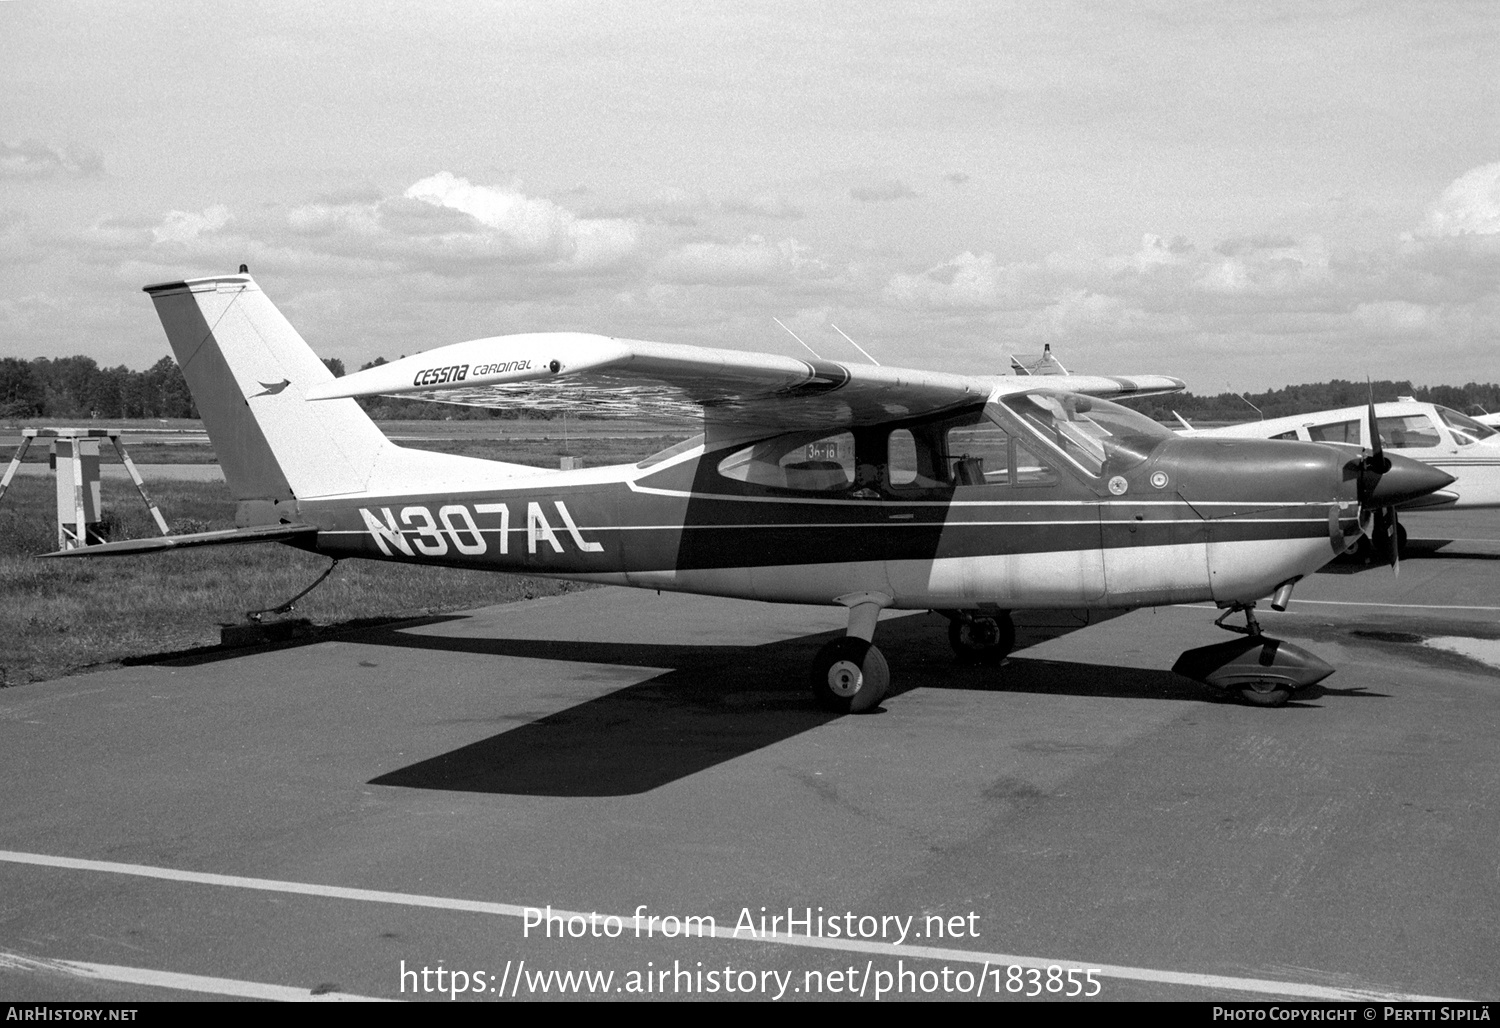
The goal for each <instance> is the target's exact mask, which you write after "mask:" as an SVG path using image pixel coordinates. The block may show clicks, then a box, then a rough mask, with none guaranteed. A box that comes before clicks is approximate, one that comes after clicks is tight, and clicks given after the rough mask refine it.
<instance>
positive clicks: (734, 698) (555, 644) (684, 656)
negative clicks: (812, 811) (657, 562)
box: [131, 610, 1370, 797]
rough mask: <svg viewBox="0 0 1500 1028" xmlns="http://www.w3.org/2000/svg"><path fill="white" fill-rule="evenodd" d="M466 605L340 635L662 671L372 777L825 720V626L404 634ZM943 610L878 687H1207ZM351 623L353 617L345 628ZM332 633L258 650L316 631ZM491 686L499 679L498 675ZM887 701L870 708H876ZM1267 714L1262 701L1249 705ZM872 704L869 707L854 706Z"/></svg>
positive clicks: (524, 791) (620, 789)
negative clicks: (966, 634) (991, 659)
mask: <svg viewBox="0 0 1500 1028" xmlns="http://www.w3.org/2000/svg"><path fill="white" fill-rule="evenodd" d="M1125 613H1129V612H1128V611H1123V610H1121V611H1098V610H1096V611H1084V610H1079V611H1056V610H1054V611H1024V612H1018V613H1017V614H1016V615H1015V620H1016V646H1017V649H1024V648H1025V647H1028V646H1034V645H1036V644H1038V643H1041V642H1044V641H1046V640H1048V639H1054V638H1058V637H1060V636H1064V635H1067V634H1070V633H1072V632H1074V631H1077V630H1079V629H1081V628H1085V627H1087V626H1088V625H1090V624H1099V623H1101V622H1103V621H1107V620H1111V619H1113V618H1115V617H1118V616H1120V615H1122V614H1125ZM462 619H463V616H462V615H448V616H436V617H427V618H421V619H418V620H415V621H405V622H400V623H398V624H394V625H392V624H387V625H382V626H364V625H347V626H343V628H344V629H345V630H344V631H339V632H338V633H337V634H338V637H340V638H343V639H345V640H348V641H352V642H359V643H363V644H367V645H377V646H394V647H402V648H407V649H423V650H435V651H443V652H450V653H477V654H488V655H492V656H497V657H521V658H529V659H537V660H556V661H566V662H570V663H577V664H598V665H605V666H612V667H615V668H629V667H640V668H651V669H660V668H666V669H668V670H665V671H661V672H659V673H657V674H655V675H653V676H652V677H651V678H649V679H648V680H647V681H644V682H639V683H636V684H633V685H628V686H625V687H623V688H619V689H615V690H613V691H611V692H609V693H607V694H605V695H603V696H599V697H597V698H595V699H591V700H588V701H585V702H583V703H579V704H577V705H575V706H572V707H569V708H567V709H566V710H560V711H557V712H555V713H551V714H547V715H543V716H540V717H538V718H536V719H535V720H532V721H528V722H526V723H524V724H521V725H519V726H518V727H514V728H508V729H506V730H505V731H503V732H500V733H498V734H496V735H492V736H490V737H488V738H486V739H481V740H479V741H478V742H474V743H470V744H468V745H466V746H461V747H459V748H458V749H455V750H451V751H449V752H447V753H443V754H440V755H438V756H436V757H432V758H429V759H427V760H423V761H420V762H418V763H415V764H411V765H408V766H406V767H403V768H399V769H397V770H395V771H391V772H388V773H386V774H383V775H380V776H379V777H377V778H374V779H372V780H371V781H370V784H371V785H387V786H399V787H405V788H416V789H437V790H448V791H455V792H479V793H497V794H506V795H523V796H579V797H582V796H624V795H633V794H637V793H642V792H647V791H649V790H651V789H655V788H658V787H660V786H663V785H667V784H669V783H671V782H674V781H677V780H679V779H682V778H686V777H689V776H691V775H693V774H695V773H697V772H700V771H703V770H706V769H708V768H710V767H714V766H716V765H718V764H721V763H724V762H725V761H729V760H733V759H735V758H736V757H740V756H743V755H745V754H747V753H752V752H754V751H756V750H759V749H763V748H765V747H767V746H771V745H774V744H775V743H778V742H780V741H782V740H784V739H789V738H792V737H793V736H796V735H800V734H801V733H803V732H806V731H810V730H812V729H815V728H818V727H820V726H822V725H825V724H827V723H828V722H830V721H832V720H834V719H835V717H836V715H834V714H831V713H829V712H827V711H824V710H822V709H820V708H819V707H818V706H817V705H816V704H815V703H814V701H813V699H812V696H811V692H810V690H809V689H808V688H807V685H806V676H807V668H808V666H809V665H810V664H811V663H812V659H813V655H814V654H815V653H816V652H817V650H818V649H819V647H821V646H822V645H823V644H824V643H825V642H827V641H828V640H830V639H833V638H836V637H837V636H839V635H841V634H842V633H841V632H822V633H818V634H814V635H806V636H799V637H796V638H793V639H786V640H781V641H778V642H774V643H769V644H765V645H760V646H712V645H692V644H687V645H679V644H646V643H619V642H591V641H581V640H549V639H504V638H473V637H458V636H446V635H440V634H431V633H421V634H417V633H412V632H409V631H404V630H403V629H410V628H413V627H418V626H433V625H440V624H443V623H445V622H449V621H460V620H462ZM947 625H948V623H947V621H946V620H945V619H944V618H943V617H941V616H940V615H937V614H921V615H912V616H908V617H901V618H895V619H892V620H888V621H883V622H881V625H880V630H879V637H878V638H879V643H880V648H881V650H882V651H883V652H884V653H885V654H886V657H887V659H888V660H889V662H890V664H891V666H892V668H893V669H895V674H893V675H892V679H893V681H892V689H891V692H890V693H889V695H888V697H887V698H888V699H889V698H891V697H895V696H898V695H900V694H902V693H905V692H909V691H912V690H915V689H958V690H975V691H994V692H1010V693H1035V694H1048V695H1057V696H1096V697H1107V698H1121V699H1153V700H1178V701H1183V700H1186V701H1195V702H1203V701H1209V700H1213V699H1215V698H1216V697H1217V694H1216V693H1215V692H1214V691H1213V690H1212V689H1210V688H1208V687H1207V686H1203V685H1200V684H1198V683H1196V682H1193V681H1191V680H1189V679H1187V678H1183V677H1181V676H1179V675H1177V674H1174V673H1173V672H1171V671H1166V670H1153V669H1141V668H1130V667H1117V666H1111V665H1104V664H1087V663H1079V662H1072V661H1060V660H1041V659H1036V658H1029V657H1012V658H1010V659H1008V660H1007V661H1006V662H1005V663H1004V664H1003V665H1002V666H999V667H995V666H983V665H961V664H958V663H956V662H955V660H954V658H953V655H952V653H951V651H950V649H949V647H948V640H947ZM348 629H354V630H352V631H349V630H348ZM327 638H329V635H328V634H320V635H319V636H317V637H312V638H306V639H298V640H292V641H288V642H285V643H281V644H276V645H272V646H268V647H261V648H262V649H285V648H290V647H293V646H304V645H310V644H312V643H316V642H320V641H325V640H326V639H327ZM244 652H245V651H244V650H243V649H238V650H226V649H223V648H208V649H201V650H193V651H186V652H180V653H174V654H159V655H156V656H154V657H146V658H136V659H134V660H132V661H131V663H149V664H159V665H195V664H205V663H213V662H216V661H219V660H227V659H232V658H234V657H238V656H241V655H243V653H244ZM497 688H502V689H503V688H504V682H503V680H501V681H498V682H497ZM1346 694H1347V695H1351V696H1357V695H1370V694H1368V693H1362V692H1360V691H1359V690H1352V691H1348V690H1345V691H1341V690H1328V689H1324V688H1322V687H1320V686H1312V687H1310V688H1308V689H1304V690H1302V692H1300V693H1299V694H1298V702H1296V703H1293V704H1289V706H1291V707H1297V706H1308V705H1309V704H1308V703H1307V702H1306V701H1308V700H1316V699H1318V698H1320V697H1323V696H1342V695H1346ZM881 713H883V709H881V708H877V710H876V711H875V715H876V716H878V715H879V714H881ZM1257 715H1258V716H1265V714H1264V712H1257ZM863 716H870V715H863Z"/></svg>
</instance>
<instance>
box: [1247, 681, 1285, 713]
mask: <svg viewBox="0 0 1500 1028" xmlns="http://www.w3.org/2000/svg"><path fill="white" fill-rule="evenodd" d="M1240 698H1241V699H1243V700H1244V701H1245V702H1246V703H1248V704H1250V705H1251V706H1252V707H1279V706H1281V705H1282V704H1284V703H1286V701H1287V700H1289V699H1291V698H1292V689H1291V686H1289V685H1287V684H1286V683H1285V682H1273V681H1271V680H1270V679H1266V678H1260V679H1257V680H1256V681H1254V682H1251V683H1250V684H1249V685H1245V686H1242V687H1241V688H1240Z"/></svg>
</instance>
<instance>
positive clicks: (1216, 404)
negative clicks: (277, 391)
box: [0, 356, 1500, 422]
mask: <svg viewBox="0 0 1500 1028" xmlns="http://www.w3.org/2000/svg"><path fill="white" fill-rule="evenodd" d="M323 363H324V364H325V365H327V366H328V369H329V370H330V371H332V372H333V373H334V375H336V376H339V377H342V376H343V374H344V364H343V361H341V360H339V359H338V358H337V357H330V358H325V359H324V361H323ZM385 363H386V360H385V358H383V357H378V358H376V359H375V360H373V361H371V362H370V363H368V364H365V365H364V366H363V367H361V368H360V370H361V371H363V370H365V368H373V367H375V366H377V365H380V364H385ZM1037 385H1039V386H1044V385H1046V379H1045V378H1039V379H1038V380H1037ZM1372 395H1373V397H1374V399H1375V400H1376V401H1377V402H1382V401H1385V400H1394V399H1396V398H1397V397H1398V396H1411V397H1413V398H1415V399H1417V400H1421V401H1424V402H1427V403H1438V404H1442V405H1443V406H1445V407H1452V408H1453V409H1454V410H1458V411H1463V412H1465V413H1468V412H1470V411H1471V410H1477V409H1481V408H1482V409H1483V410H1484V411H1487V412H1490V413H1496V412H1500V385H1496V384H1494V383H1485V384H1481V383H1478V382H1470V383H1468V384H1466V385H1461V386H1450V385H1437V386H1414V385H1412V384H1411V383H1410V382H1391V381H1381V382H1371V383H1365V382H1353V381H1345V380H1344V379H1337V378H1336V379H1334V380H1333V381H1331V382H1315V383H1311V384H1307V385H1294V386H1286V387H1285V388H1283V389H1273V390H1269V391H1267V392H1260V393H1244V394H1241V393H1228V392H1226V393H1219V394H1217V395H1213V396H1199V395H1197V394H1195V393H1187V392H1184V393H1172V394H1169V395H1165V396H1148V397H1143V398H1141V399H1139V400H1133V401H1131V406H1133V407H1134V408H1135V409H1137V410H1139V411H1140V412H1141V413H1143V414H1145V415H1147V416H1148V417H1152V418H1155V419H1156V420H1158V421H1163V422H1174V421H1175V419H1174V418H1173V417H1172V414H1173V412H1174V411H1175V412H1177V413H1179V414H1181V415H1182V416H1183V417H1185V418H1187V419H1188V420H1189V421H1193V422H1198V421H1252V420H1255V419H1256V418H1258V417H1259V416H1261V415H1262V414H1263V415H1264V416H1265V417H1266V418H1279V417H1284V416H1287V415H1291V414H1307V413H1310V412H1312V411H1319V410H1327V409H1329V408H1336V407H1353V406H1357V405H1360V404H1363V403H1365V402H1366V400H1367V399H1368V398H1370V397H1371V396H1372ZM359 403H360V405H361V406H362V407H364V409H365V410H366V411H367V412H368V413H369V415H370V416H371V417H372V418H375V419H376V420H395V419H401V420H427V419H443V418H450V419H455V420H457V419H488V418H517V417H530V418H544V419H550V418H552V417H553V416H554V412H552V411H547V410H533V409H528V408H525V407H521V406H519V405H510V406H507V407H506V408H505V409H493V408H486V407H459V406H455V405H452V404H446V403H430V402H427V401H423V400H406V399H400V398H397V397H390V396H370V397H361V398H360V399H359ZM1257 411H1258V412H1259V413H1257ZM196 417H198V408H197V407H196V406H195V405H194V404H193V396H192V393H190V392H189V391H188V387H187V381H186V380H185V379H184V378H183V377H182V370H181V369H180V368H178V366H177V362H176V361H175V360H173V359H172V358H171V357H163V358H162V359H161V360H159V361H157V362H156V363H155V364H153V365H151V367H149V368H147V369H146V370H145V371H132V370H131V369H129V368H127V367H125V366H123V365H121V366H120V367H115V368H101V367H99V364H98V362H97V361H95V360H94V359H93V358H92V357H83V356H77V357H58V358H55V359H49V358H46V357H37V358H35V359H34V360H29V361H27V360H21V359H20V358H17V357H0V420H5V421H18V420H26V419H33V420H34V419H39V418H67V419H76V418H98V419H100V420H109V421H115V420H123V419H126V418H196Z"/></svg>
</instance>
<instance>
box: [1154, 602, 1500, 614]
mask: <svg viewBox="0 0 1500 1028" xmlns="http://www.w3.org/2000/svg"><path fill="white" fill-rule="evenodd" d="M1313 603H1316V604H1318V605H1319V606H1322V607H1390V608H1393V609H1395V610H1500V607H1476V606H1469V605H1466V604H1461V603H1365V602H1361V601H1356V600H1293V601H1292V603H1291V606H1289V607H1288V608H1287V609H1286V611H1278V612H1277V613H1291V612H1292V610H1293V608H1295V607H1300V606H1302V605H1303V604H1313ZM1172 606H1174V607H1186V608H1188V609H1190V610H1220V609H1222V608H1220V607H1218V606H1215V605H1212V604H1208V603H1174V604H1172Z"/></svg>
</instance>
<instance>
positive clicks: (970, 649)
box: [948, 611, 1016, 664]
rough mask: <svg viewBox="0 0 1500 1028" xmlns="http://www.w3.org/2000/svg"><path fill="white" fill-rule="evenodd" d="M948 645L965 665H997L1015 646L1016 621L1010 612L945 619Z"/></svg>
mask: <svg viewBox="0 0 1500 1028" xmlns="http://www.w3.org/2000/svg"><path fill="white" fill-rule="evenodd" d="M948 645H950V646H952V647H953V652H954V653H955V654H957V656H958V659H959V660H960V661H962V662H964V663H966V664H968V663H979V664H998V663H1000V662H1001V661H1002V660H1004V659H1005V657H1006V654H1008V653H1010V651H1011V650H1013V649H1015V646H1016V624H1015V622H1014V621H1012V620H1011V618H1010V612H1009V611H1001V612H1000V613H999V614H997V615H994V616H991V615H989V614H981V615H978V616H976V617H972V618H968V619H967V620H966V619H964V618H955V619H953V620H952V621H949V622H948Z"/></svg>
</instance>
